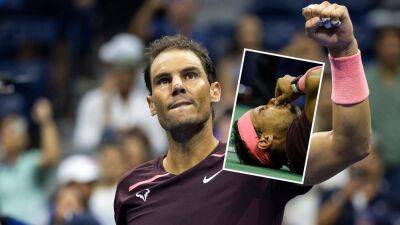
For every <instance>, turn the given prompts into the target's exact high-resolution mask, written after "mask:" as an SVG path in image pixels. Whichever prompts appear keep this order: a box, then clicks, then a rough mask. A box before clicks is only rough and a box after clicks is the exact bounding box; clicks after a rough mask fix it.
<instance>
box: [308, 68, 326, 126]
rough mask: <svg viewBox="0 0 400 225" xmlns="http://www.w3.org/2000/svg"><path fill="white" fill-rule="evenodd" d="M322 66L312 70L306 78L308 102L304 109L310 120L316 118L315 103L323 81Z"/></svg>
mask: <svg viewBox="0 0 400 225" xmlns="http://www.w3.org/2000/svg"><path fill="white" fill-rule="evenodd" d="M321 75H322V67H321V68H318V69H315V70H313V71H311V72H310V74H309V75H308V76H307V79H306V90H305V92H306V103H305V106H304V110H305V112H306V117H307V119H308V121H312V120H313V118H314V112H315V104H316V103H317V97H318V87H319V83H320V81H321Z"/></svg>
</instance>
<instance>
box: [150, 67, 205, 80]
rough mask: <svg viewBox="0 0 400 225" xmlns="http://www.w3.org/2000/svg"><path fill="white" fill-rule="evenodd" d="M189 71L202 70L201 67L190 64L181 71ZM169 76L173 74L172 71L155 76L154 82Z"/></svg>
mask: <svg viewBox="0 0 400 225" xmlns="http://www.w3.org/2000/svg"><path fill="white" fill-rule="evenodd" d="M188 72H200V70H199V68H197V67H195V66H190V67H187V68H184V69H183V70H181V71H180V72H179V73H188ZM169 76H171V73H168V72H164V73H159V74H157V75H155V76H154V78H153V82H156V81H157V80H159V79H161V78H163V77H169Z"/></svg>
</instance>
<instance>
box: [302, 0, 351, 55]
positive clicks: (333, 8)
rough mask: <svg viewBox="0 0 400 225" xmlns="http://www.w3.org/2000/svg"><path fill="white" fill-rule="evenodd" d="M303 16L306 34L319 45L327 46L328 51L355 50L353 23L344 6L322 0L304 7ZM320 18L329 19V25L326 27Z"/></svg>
mask: <svg viewBox="0 0 400 225" xmlns="http://www.w3.org/2000/svg"><path fill="white" fill-rule="evenodd" d="M303 16H304V18H305V20H306V23H305V30H306V34H307V36H308V37H310V38H312V39H314V40H315V41H317V42H318V43H319V44H320V45H322V46H325V47H327V48H328V49H329V50H330V52H331V51H334V52H338V51H339V52H342V51H349V50H352V51H354V48H355V51H357V49H358V47H357V43H356V40H355V38H354V33H353V25H352V23H351V20H350V16H349V12H348V10H347V8H346V7H345V6H343V5H338V4H331V3H329V2H327V1H324V2H323V3H321V4H312V5H309V6H307V7H305V8H304V9H303ZM322 19H324V20H326V19H329V20H330V21H331V27H330V28H326V27H325V26H324V25H323V22H322ZM339 21H340V23H339ZM332 24H334V25H332ZM339 24H340V25H339ZM335 25H336V26H335ZM349 48H351V49H349Z"/></svg>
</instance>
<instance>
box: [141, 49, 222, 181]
mask: <svg viewBox="0 0 400 225" xmlns="http://www.w3.org/2000/svg"><path fill="white" fill-rule="evenodd" d="M151 82H152V95H151V96H148V98H147V100H148V104H149V107H150V111H151V113H152V115H157V116H158V120H159V122H160V124H161V126H162V127H163V128H164V129H165V130H166V132H167V138H168V153H167V157H166V158H165V159H164V161H163V164H164V167H165V169H166V170H167V171H168V172H170V173H172V174H180V173H182V172H184V171H186V170H187V169H189V168H191V167H193V166H194V165H196V164H197V163H198V162H200V161H201V160H203V159H204V158H205V157H206V156H207V155H209V153H210V152H211V151H212V150H213V149H214V148H215V147H216V146H217V145H218V140H217V139H216V138H215V137H214V136H213V133H212V113H211V112H212V108H211V104H212V103H213V102H218V101H219V100H220V97H221V87H220V85H219V83H218V82H214V83H212V84H210V83H209V82H208V80H207V75H206V73H205V71H204V68H203V66H202V64H201V61H200V59H199V58H198V57H197V56H196V54H194V53H193V52H192V51H189V50H179V49H172V50H167V51H164V52H162V53H160V54H159V55H158V56H157V57H156V58H155V59H154V61H153V63H152V66H151ZM204 146H208V147H207V148H206V150H205V148H204Z"/></svg>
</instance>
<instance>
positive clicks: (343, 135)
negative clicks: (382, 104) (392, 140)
mask: <svg viewBox="0 0 400 225" xmlns="http://www.w3.org/2000/svg"><path fill="white" fill-rule="evenodd" d="M303 16H304V17H305V19H306V25H305V27H306V33H307V35H308V36H309V37H310V38H312V39H314V40H315V41H316V42H317V43H319V44H320V45H322V46H325V47H327V48H328V51H329V54H330V55H331V56H332V57H334V58H338V57H345V56H351V55H355V54H356V53H357V52H358V44H357V40H356V39H355V37H354V34H353V25H352V23H351V20H350V16H349V13H348V10H347V8H346V7H345V6H342V5H337V4H330V3H329V2H326V1H325V2H323V3H321V4H319V5H317V6H316V7H313V8H309V7H307V8H305V9H304V10H303ZM320 18H331V20H340V21H341V22H342V24H341V25H340V26H339V27H336V28H334V29H333V30H329V29H326V28H323V27H320V26H319V25H320ZM332 127H333V129H332V130H331V131H328V132H317V133H313V134H312V136H311V146H310V152H309V156H308V163H307V167H306V176H305V183H306V184H317V183H320V182H322V181H324V180H327V179H328V178H330V177H332V176H334V175H335V174H337V173H339V172H340V171H342V170H343V169H345V168H347V167H348V166H350V165H352V164H353V163H355V162H357V161H360V160H361V159H363V158H365V157H366V156H367V155H368V154H369V151H370V146H371V115H370V108H369V101H368V98H367V99H365V100H364V101H362V102H360V103H357V104H353V105H338V104H335V103H332Z"/></svg>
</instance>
